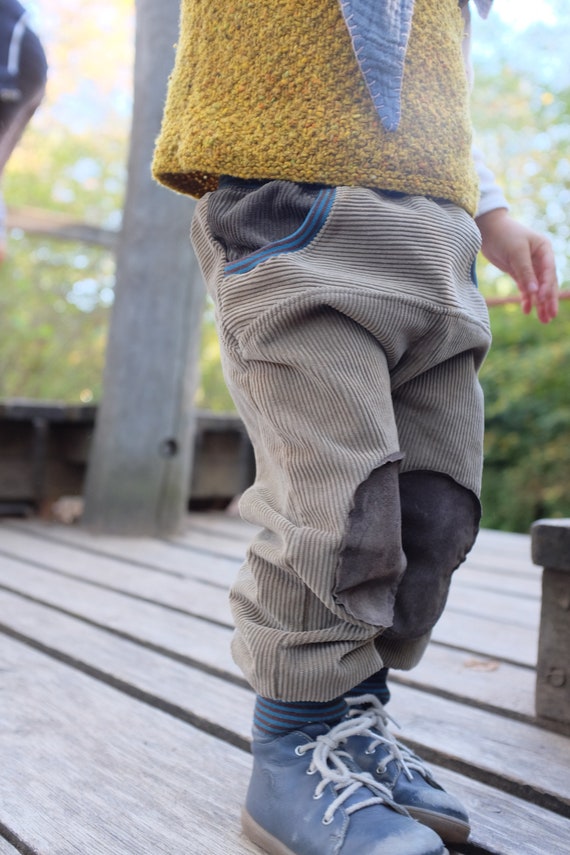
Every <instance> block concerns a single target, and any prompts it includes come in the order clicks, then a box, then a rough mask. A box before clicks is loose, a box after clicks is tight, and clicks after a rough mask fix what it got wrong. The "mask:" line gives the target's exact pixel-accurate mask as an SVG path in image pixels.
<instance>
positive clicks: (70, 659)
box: [0, 624, 250, 753]
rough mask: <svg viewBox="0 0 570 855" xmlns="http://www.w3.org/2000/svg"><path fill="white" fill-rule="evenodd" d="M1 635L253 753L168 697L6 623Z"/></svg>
mask: <svg viewBox="0 0 570 855" xmlns="http://www.w3.org/2000/svg"><path fill="white" fill-rule="evenodd" d="M0 632H3V633H4V634H5V635H7V636H9V637H10V638H12V639H14V641H18V642H20V643H21V644H25V645H26V646H27V647H30V648H31V649H32V650H35V651H37V652H38V653H42V654H44V655H46V656H49V657H50V658H51V659H55V660H56V661H57V662H60V663H61V664H63V665H67V666H68V667H70V668H73V669H75V670H76V671H80V672H81V673H82V674H85V675H87V676H88V677H91V678H92V679H94V680H97V681H98V682H100V683H104V684H105V685H106V686H110V687H111V688H112V689H116V690H117V691H119V692H121V693H122V694H124V695H127V696H128V697H130V698H134V699H135V700H136V701H140V702H142V703H144V704H146V705H147V706H150V707H153V708H154V709H158V710H160V711H161V712H164V713H166V714H167V715H170V716H172V717H173V718H176V719H178V720H179V721H183V722H185V723H186V724H191V725H192V726H193V727H195V728H197V729H198V730H202V731H204V732H205V733H209V734H210V735H211V736H215V737H216V738H217V739H221V740H222V741H223V742H227V743H229V744H230V745H233V746H234V747H235V748H239V749H241V750H242V751H246V752H247V753H250V746H249V742H248V741H247V740H245V739H244V738H243V737H241V736H240V735H239V734H237V733H235V732H233V731H231V730H228V729H227V728H225V727H224V726H223V725H221V724H215V723H212V722H209V721H206V720H205V719H204V718H202V717H201V716H199V715H195V714H194V713H192V712H191V710H189V709H184V708H183V707H181V706H179V705H178V704H174V703H172V702H171V701H167V700H166V699H165V698H161V697H160V696H159V695H156V694H153V693H152V692H148V691H145V690H144V689H141V688H140V687H138V686H134V685H133V684H132V683H128V682H126V681H125V680H121V679H120V678H119V677H116V676H114V675H113V674H109V673H108V672H106V671H103V670H102V669H100V668H96V667H95V666H93V665H90V664H89V663H87V662H84V661H82V660H80V659H76V658H75V657H74V656H71V655H69V654H68V653H64V652H63V651H61V650H57V649H56V648H54V647H51V646H50V645H47V644H44V643H43V642H41V641H38V640H37V639H35V638H32V637H31V636H29V635H25V634H24V633H21V632H18V631H17V630H14V629H12V628H11V627H8V626H5V625H4V624H0ZM154 652H157V651H154ZM193 667H197V666H193Z"/></svg>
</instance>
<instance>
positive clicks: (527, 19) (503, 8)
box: [491, 0, 556, 30]
mask: <svg viewBox="0 0 570 855" xmlns="http://www.w3.org/2000/svg"><path fill="white" fill-rule="evenodd" d="M491 14H493V15H498V16H499V17H500V18H501V19H502V20H503V21H504V22H505V23H506V24H509V25H510V26H511V27H513V29H515V30H524V29H526V28H527V27H529V26H530V25H531V24H535V23H537V21H542V22H543V23H545V24H548V25H552V24H555V23H556V15H555V13H554V10H553V8H552V6H551V5H550V3H549V2H548V0H495V2H494V5H493V10H492V13H491Z"/></svg>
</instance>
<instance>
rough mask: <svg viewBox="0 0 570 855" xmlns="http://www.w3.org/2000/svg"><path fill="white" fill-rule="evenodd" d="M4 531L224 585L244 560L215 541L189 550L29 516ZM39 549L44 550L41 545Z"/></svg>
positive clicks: (3, 527) (2, 525)
mask: <svg viewBox="0 0 570 855" xmlns="http://www.w3.org/2000/svg"><path fill="white" fill-rule="evenodd" d="M5 530H18V531H20V532H22V533H23V534H27V535H30V536H34V537H36V539H38V540H39V541H40V543H41V542H42V541H43V542H44V543H45V542H47V543H49V544H55V543H61V544H67V545H69V546H70V547H71V546H73V547H75V548H76V549H79V550H84V551H87V552H92V553H94V554H95V555H107V556H109V557H110V558H117V559H119V560H122V561H127V562H128V563H130V564H137V565H139V566H141V567H147V568H149V569H156V570H165V571H167V572H171V573H172V572H174V573H176V574H178V575H181V576H189V577H191V578H202V577H204V578H208V580H210V581H215V582H217V583H219V584H223V585H226V586H227V587H229V586H230V585H231V584H232V582H233V580H234V578H235V576H236V573H237V571H238V568H239V566H240V564H241V563H242V561H243V555H237V554H236V556H235V557H234V558H228V557H227V556H225V555H222V554H220V553H218V552H217V551H216V549H215V541H212V542H211V543H210V548H209V549H199V548H192V549H191V551H190V552H189V550H188V549H187V548H185V547H182V546H180V545H179V544H177V543H176V542H173V541H172V542H171V541H167V540H158V539H156V538H150V537H136V538H134V537H115V536H112V535H97V534H92V533H90V532H86V531H84V530H83V529H80V528H75V527H73V526H62V525H54V524H51V523H50V524H48V523H45V522H41V521H39V520H35V519H32V520H26V521H25V522H18V521H15V520H12V521H10V522H9V523H7V522H0V543H1V540H2V532H3V531H5ZM39 548H40V549H42V550H43V546H40V547H39ZM236 553H237V550H236Z"/></svg>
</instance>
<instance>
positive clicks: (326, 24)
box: [153, 0, 478, 214]
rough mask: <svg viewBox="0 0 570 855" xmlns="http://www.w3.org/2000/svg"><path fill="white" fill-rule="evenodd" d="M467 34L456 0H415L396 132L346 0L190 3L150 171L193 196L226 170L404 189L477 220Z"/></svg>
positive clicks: (195, 0) (243, 174)
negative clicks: (366, 65)
mask: <svg viewBox="0 0 570 855" xmlns="http://www.w3.org/2000/svg"><path fill="white" fill-rule="evenodd" d="M462 39H463V20H462V16H461V13H460V11H459V7H458V3H457V0H416V2H415V8H414V17H413V21H412V30H411V34H410V40H409V45H408V50H407V54H406V62H405V67H404V79H403V86H402V118H401V121H400V125H399V128H398V130H397V131H394V132H388V131H385V130H384V129H383V128H382V125H381V123H380V119H379V118H378V115H377V113H376V110H375V107H374V105H373V103H372V99H371V98H370V96H369V94H368V90H367V88H366V83H365V81H364V78H363V77H362V74H361V72H360V69H359V67H358V64H357V61H356V58H355V55H354V52H353V49H352V43H351V39H350V35H349V32H348V29H347V27H346V24H345V22H344V19H343V17H342V12H341V10H340V5H339V3H338V0H310V2H309V0H307V2H301V0H183V2H182V20H181V32H180V43H179V45H178V48H177V53H176V62H175V67H174V71H173V74H172V76H171V79H170V84H169V89H168V96H167V103H166V107H165V112H164V118H163V125H162V130H161V133H160V136H159V138H158V141H157V146H156V150H155V156H154V162H153V173H154V175H155V177H156V178H157V180H158V181H160V182H161V183H163V184H165V185H167V186H169V187H171V188H172V189H174V190H177V191H179V192H182V193H188V194H190V195H193V196H197V197H200V196H202V195H203V194H204V193H206V192H207V191H209V190H214V189H215V188H216V187H217V183H218V178H219V176H220V175H222V174H226V175H233V176H236V177H239V178H258V179H276V178H279V179H284V180H289V181H298V182H315V183H323V184H329V185H333V186H337V185H342V184H347V185H360V186H367V187H377V188H381V189H385V190H397V191H401V192H404V193H409V194H418V195H426V196H434V197H438V198H444V199H449V200H451V201H453V202H455V203H456V204H458V205H460V206H462V207H463V208H465V209H466V210H467V211H469V213H472V214H473V213H474V212H475V209H476V205H477V196H478V188H477V178H476V175H475V171H474V168H473V164H472V158H471V150H470V149H471V127H470V121H469V114H468V113H469V111H468V85H467V80H466V76H465V72H464V68H463V61H462V54H461V42H462Z"/></svg>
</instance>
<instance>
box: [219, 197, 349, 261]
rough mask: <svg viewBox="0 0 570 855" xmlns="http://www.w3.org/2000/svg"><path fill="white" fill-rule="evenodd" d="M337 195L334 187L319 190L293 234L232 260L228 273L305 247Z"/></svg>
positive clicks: (325, 219)
mask: <svg viewBox="0 0 570 855" xmlns="http://www.w3.org/2000/svg"><path fill="white" fill-rule="evenodd" d="M335 196H336V188H334V187H328V188H326V189H325V190H319V193H318V195H317V196H316V198H315V201H314V203H313V205H312V206H311V210H310V211H309V213H308V214H307V216H306V217H305V219H304V220H303V222H302V223H301V225H300V226H299V228H298V229H297V230H296V231H294V232H293V234H291V235H288V236H287V237H285V238H281V240H276V241H274V242H273V243H268V244H267V245H266V246H264V247H262V248H261V249H258V250H256V252H252V253H251V255H247V256H246V257H245V258H240V259H239V260H238V261H231V262H230V263H229V264H226V266H225V272H226V274H240V273H249V271H250V270H253V269H254V268H255V267H257V265H258V264H261V262H262V261H265V260H266V259H268V258H271V257H272V256H274V255H283V254H284V253H289V252H298V251H299V250H300V249H303V247H305V246H307V245H308V244H309V243H310V242H311V241H312V240H314V238H315V237H316V236H317V235H318V233H319V232H320V230H321V229H322V227H323V226H324V224H325V223H326V221H327V219H328V216H329V214H330V212H331V208H332V206H333V204H334V200H335Z"/></svg>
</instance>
